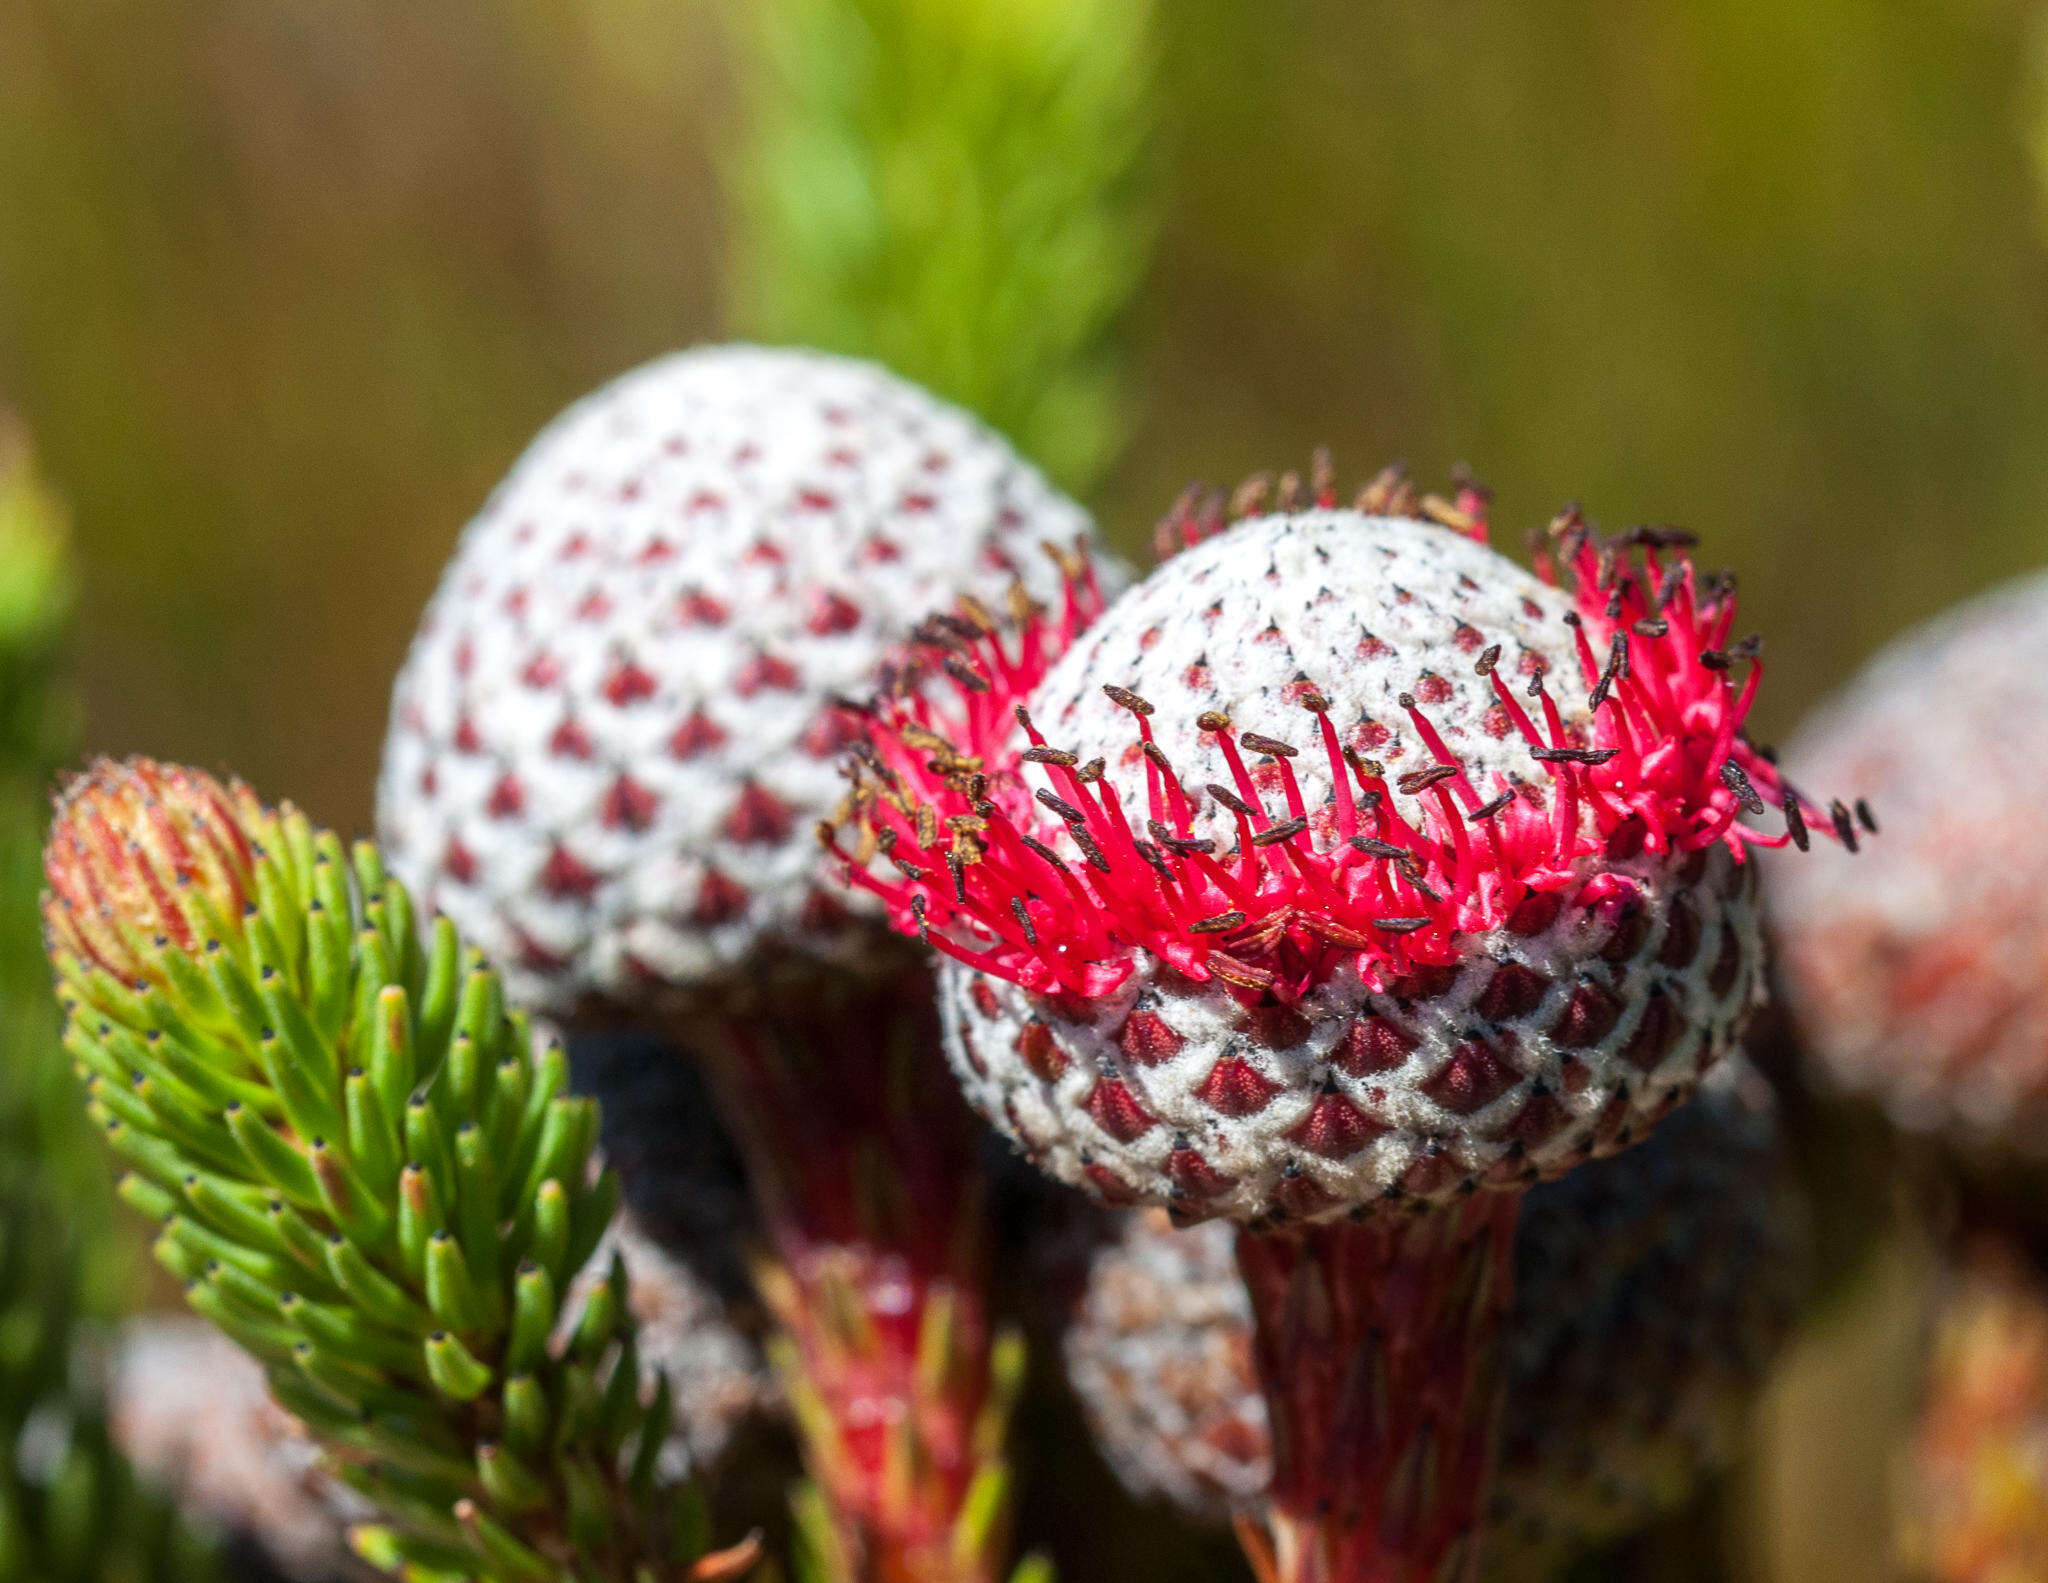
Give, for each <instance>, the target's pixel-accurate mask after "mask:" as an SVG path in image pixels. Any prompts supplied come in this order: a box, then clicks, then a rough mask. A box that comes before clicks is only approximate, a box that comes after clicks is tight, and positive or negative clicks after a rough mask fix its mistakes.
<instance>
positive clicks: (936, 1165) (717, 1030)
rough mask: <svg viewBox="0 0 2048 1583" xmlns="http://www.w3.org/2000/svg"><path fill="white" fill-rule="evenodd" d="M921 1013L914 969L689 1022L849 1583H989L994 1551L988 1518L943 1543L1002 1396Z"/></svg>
mask: <svg viewBox="0 0 2048 1583" xmlns="http://www.w3.org/2000/svg"><path fill="white" fill-rule="evenodd" d="M934 1004H935V997H934V995H933V991H932V985H931V980H930V975H929V970H928V969H927V968H926V967H925V966H924V965H923V964H922V963H917V964H912V965H907V966H906V967H905V968H904V969H903V970H902V971H901V972H899V973H898V974H896V975H895V976H893V977H890V978H885V979H882V980H879V981H877V980H874V979H871V978H855V977H853V976H851V975H840V976H829V975H823V974H820V973H819V972H818V971H817V970H816V969H815V968H813V969H810V970H808V971H806V972H804V973H802V974H794V973H793V974H792V975H791V977H790V980H789V981H788V982H779V981H776V980H774V979H770V980H769V981H767V982H765V983H763V984H762V985H761V986H760V992H759V993H758V994H756V995H755V996H753V997H752V998H751V999H750V1000H749V1001H748V1002H747V1003H745V1004H742V1005H735V1006H732V1007H730V1008H727V1009H726V1010H725V1011H724V1012H723V1013H722V1014H721V1015H720V1016H718V1017H717V1018H716V1019H709V1020H706V1021H704V1022H701V1023H699V1024H698V1025H697V1026H695V1027H693V1028H691V1029H690V1030H689V1033H690V1035H691V1036H693V1042H694V1044H695V1046H696V1049H697V1053H698V1055H699V1057H700V1059H701V1060H702V1062H703V1064H704V1067H705V1070H706V1072H707V1075H708V1076H709V1078H710V1081H711V1086H712V1089H713V1092H714V1093H715V1095H716V1096H717V1099H718V1102H719V1108H720V1111H721V1113H722V1115H723V1117H724V1120H725V1122H726V1125H727V1128H728V1129H729V1130H730V1131H731V1132H732V1134H733V1136H734V1138H735V1140H736V1141H737V1142H738V1144H739V1146H740V1150H741V1153H742V1154H743V1156H744V1157H745V1159H746V1164H747V1173H748V1178H749V1182H750V1185H751V1186H752V1189H753V1192H754V1196H755V1198H756V1200H757V1202H758V1203H759V1205H760V1208H761V1211H762V1217H763V1221H764V1224H765V1226H766V1229H767V1232H768V1238H769V1242H770V1244H771V1247H770V1249H769V1252H770V1254H771V1257H770V1259H769V1260H767V1261H766V1262H765V1263H764V1264H762V1265H761V1266H760V1267H759V1268H758V1270H757V1275H758V1280H759V1285H760V1287H761V1291H762V1295H763V1297H764V1298H765V1299H766V1301H767V1303H768V1306H769V1308H770V1309H771V1311H772V1312H773V1314H774V1317H775V1319H776V1321H777V1323H778V1325H779V1327H780V1328H781V1330H782V1332H783V1335H784V1337H785V1339H786V1341H787V1343H788V1346H787V1349H786V1352H785V1359H786V1362H785V1369H784V1374H785V1382H786V1386H787V1388H788V1390H789V1393H790V1396H791V1406H792V1408H793V1410H794V1416H795V1418H796V1421H797V1427H798V1430H799V1434H800V1438H801V1439H802V1441H803V1446H804V1453H805V1460H806V1463H807V1465H808V1466H809V1469H810V1471H811V1474H812V1477H813V1478H814V1479H815V1480H816V1481H817V1483H818V1486H819V1488H820V1490H821V1491H822V1493H823V1494H824V1496H825V1500H826V1503H827V1505H828V1506H829V1507H830V1509H831V1516H832V1519H833V1525H834V1527H835V1528H836V1529H837V1534H836V1548H837V1549H838V1551H839V1562H838V1563H837V1564H838V1565H840V1566H843V1568H844V1570H845V1571H846V1573H847V1575H849V1576H851V1577H854V1578H858V1579H861V1580H864V1583H993V1580H994V1578H995V1577H996V1576H997V1572H998V1564H999V1561H1000V1550H1001V1547H1002V1543H1003V1535H1002V1533H1001V1531H1000V1524H999V1523H998V1524H994V1525H992V1527H991V1530H990V1531H989V1532H988V1533H987V1534H986V1535H983V1536H980V1537H979V1542H975V1543H966V1544H963V1543H962V1542H960V1541H961V1538H962V1536H961V1534H960V1533H959V1532H957V1528H958V1524H959V1521H960V1519H961V1517H962V1515H963V1512H964V1511H965V1509H966V1504H967V1495H968V1491H969V1490H970V1488H971V1487H972V1486H973V1484H974V1481H975V1478H976V1476H977V1475H978V1474H980V1473H981V1472H983V1471H984V1470H986V1469H987V1468H988V1467H989V1466H990V1465H991V1463H992V1461H994V1460H995V1459H997V1458H999V1457H1000V1455H1001V1437H1000V1433H999V1430H1000V1425H1001V1419H1002V1415H1003V1412H1004V1404H1003V1403H1002V1402H1001V1401H1000V1400H998V1398H999V1397H1000V1395H1001V1387H1000V1386H999V1385H998V1384H997V1382H996V1381H995V1379H994V1378H993V1376H992V1370H991V1347H992V1345H993V1337H992V1335H991V1331H990V1325H989V1319H988V1313H987V1299H986V1269H985V1262H986V1250H985V1249H984V1247H983V1245H982V1237H981V1222H982V1215H981V1204H980V1177H979V1173H978V1171H977V1169H976V1166H975V1160H974V1150H973V1137H974V1133H973V1124H972V1119H971V1117H970V1115H969V1113H968V1111H967V1108H966V1105H965V1103H964V1101H963V1100H962V1099H961V1098H960V1095H959V1090H958V1086H957V1085H956V1084H955V1083H954V1082H953V1080H952V1078H951V1076H950V1075H949V1074H948V1073H947V1072H946V1070H945V1063H944V1058H943V1056H942V1054H941V1053H940V1048H939V1041H938V1029H937V1025H936V1016H935V1012H934V1009H933V1008H934ZM991 1429H994V1430H996V1431H997V1432H996V1433H994V1434H992V1433H991Z"/></svg>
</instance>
